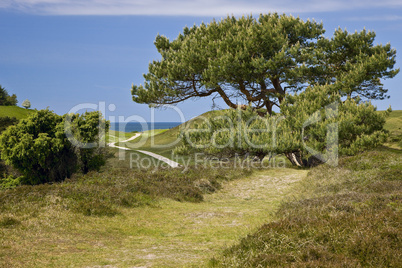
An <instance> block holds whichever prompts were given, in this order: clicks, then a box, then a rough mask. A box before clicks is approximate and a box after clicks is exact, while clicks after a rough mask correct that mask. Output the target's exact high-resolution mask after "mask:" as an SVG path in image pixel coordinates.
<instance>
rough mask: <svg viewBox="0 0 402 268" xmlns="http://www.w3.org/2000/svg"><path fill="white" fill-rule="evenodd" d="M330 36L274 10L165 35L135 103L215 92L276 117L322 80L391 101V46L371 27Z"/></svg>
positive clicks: (348, 92) (135, 89)
mask: <svg viewBox="0 0 402 268" xmlns="http://www.w3.org/2000/svg"><path fill="white" fill-rule="evenodd" d="M324 32H325V31H324V29H323V25H322V24H320V23H317V22H315V21H309V20H307V21H303V20H301V19H300V18H295V17H293V16H287V15H282V16H279V15H278V14H276V13H273V14H261V15H260V16H259V18H258V19H256V18H253V17H252V16H248V17H241V18H238V19H237V18H235V17H227V18H224V19H222V20H221V21H219V22H217V21H215V20H213V21H212V22H210V23H209V24H201V25H200V26H194V27H192V28H187V27H185V28H184V29H183V33H182V34H180V35H179V36H178V37H177V38H176V39H175V40H173V41H170V40H169V39H168V38H167V37H164V36H160V35H158V36H157V37H156V40H155V46H156V48H157V49H158V52H159V53H160V54H161V56H162V59H161V60H159V61H153V62H152V63H151V64H150V65H149V73H147V74H145V75H144V78H145V83H144V85H139V86H137V85H133V86H132V92H131V93H132V96H133V100H134V101H135V102H138V103H147V104H150V105H154V106H155V105H156V106H158V105H164V104H174V103H178V102H181V101H184V100H186V99H189V98H198V97H206V96H211V95H212V96H219V97H221V98H222V99H223V100H224V101H225V103H226V104H227V105H228V106H229V107H231V108H237V107H238V104H237V100H238V99H241V100H244V101H245V102H246V103H248V104H251V106H252V107H253V108H255V109H260V108H264V109H266V111H265V112H266V113H270V114H271V113H272V107H273V106H274V105H276V106H279V105H280V103H281V102H282V100H283V98H284V97H285V95H286V93H291V92H294V91H299V90H302V89H305V88H306V87H307V86H309V85H310V86H311V85H316V84H317V83H318V84H320V85H326V84H334V83H337V84H338V87H337V88H336V89H334V90H336V91H337V92H338V93H339V94H340V95H341V96H349V97H355V96H360V97H365V98H368V99H384V98H386V97H387V95H386V93H387V89H384V88H383V85H382V82H381V81H380V79H387V78H392V77H394V76H395V75H396V74H397V73H398V72H399V69H395V68H394V65H395V58H396V51H395V50H394V49H392V48H391V45H390V44H387V45H385V46H383V45H374V38H375V33H374V32H368V31H366V30H363V31H361V32H356V33H354V34H350V33H348V32H347V31H346V30H345V31H343V30H340V29H338V30H336V31H335V33H334V35H333V37H331V38H330V39H327V38H325V37H324V36H323V34H324ZM339 81H342V82H341V83H339Z"/></svg>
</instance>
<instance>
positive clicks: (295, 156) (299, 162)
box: [285, 151, 306, 167]
mask: <svg viewBox="0 0 402 268" xmlns="http://www.w3.org/2000/svg"><path fill="white" fill-rule="evenodd" d="M285 155H286V157H287V158H288V159H289V161H290V162H291V163H292V165H294V166H298V167H305V166H306V165H305V163H304V162H303V158H302V156H301V153H300V152H298V151H295V152H290V153H285Z"/></svg>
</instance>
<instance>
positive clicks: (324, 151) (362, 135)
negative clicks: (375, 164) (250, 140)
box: [277, 84, 389, 166]
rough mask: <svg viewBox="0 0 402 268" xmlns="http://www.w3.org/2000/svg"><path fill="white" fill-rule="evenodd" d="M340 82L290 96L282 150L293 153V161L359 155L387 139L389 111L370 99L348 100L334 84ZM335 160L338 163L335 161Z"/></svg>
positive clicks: (282, 125)
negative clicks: (385, 127) (343, 98)
mask: <svg viewBox="0 0 402 268" xmlns="http://www.w3.org/2000/svg"><path fill="white" fill-rule="evenodd" d="M337 86H338V85H337V84H333V85H325V86H315V87H309V88H307V89H306V90H305V91H304V92H302V93H300V94H295V95H294V96H290V95H289V96H287V97H286V99H285V100H284V102H283V103H282V105H281V107H282V109H281V112H282V115H283V116H284V117H285V119H284V120H282V121H281V122H280V123H279V127H278V134H277V135H278V137H279V138H278V152H282V153H285V154H287V155H288V156H289V154H293V160H294V161H292V157H288V158H289V159H290V160H291V161H292V163H293V164H296V165H301V166H303V165H305V163H306V161H307V158H308V157H313V158H310V160H314V158H316V157H317V156H318V154H320V155H321V156H320V157H319V160H320V161H324V162H326V161H334V160H335V159H333V158H332V159H331V157H337V156H338V155H340V156H342V155H355V154H357V153H359V152H362V151H364V150H367V149H370V148H374V147H376V146H378V145H380V144H382V143H384V142H385V140H386V138H387V132H386V131H385V130H384V129H383V127H384V124H385V118H386V116H387V115H388V114H389V111H388V112H385V113H378V112H376V108H375V107H374V106H373V105H372V104H371V103H369V102H360V101H359V99H351V98H348V99H346V100H344V101H342V99H341V95H340V94H339V93H336V91H335V90H334V88H337ZM311 148H313V150H314V151H315V152H312V151H313V150H311ZM333 164H336V163H335V162H333Z"/></svg>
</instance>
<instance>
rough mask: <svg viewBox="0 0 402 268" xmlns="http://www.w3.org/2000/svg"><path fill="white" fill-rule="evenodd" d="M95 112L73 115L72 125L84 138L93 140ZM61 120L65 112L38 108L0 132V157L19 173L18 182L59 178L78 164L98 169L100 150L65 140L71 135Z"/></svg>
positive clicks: (85, 168) (67, 173) (100, 161)
mask: <svg viewBox="0 0 402 268" xmlns="http://www.w3.org/2000/svg"><path fill="white" fill-rule="evenodd" d="M99 116H100V114H99V113H98V112H92V113H86V114H85V115H83V116H78V115H77V116H75V117H74V118H73V121H72V125H73V126H74V127H73V128H75V130H76V132H77V133H78V134H80V135H79V136H80V137H84V139H83V140H84V141H85V142H90V141H96V138H95V136H96V134H97V133H98V130H96V129H97V127H96V126H95V124H94V122H95V121H94V118H95V117H96V118H97V120H96V122H99V119H98V118H99ZM65 121H66V116H59V115H57V114H55V113H54V112H52V111H49V110H47V109H46V110H40V111H36V112H35V113H33V114H32V115H30V116H29V117H28V118H27V119H23V120H21V121H20V122H19V123H18V125H15V126H11V127H9V128H8V129H7V130H6V131H4V132H3V134H2V135H1V136H0V150H1V158H2V159H3V160H4V161H5V162H6V164H7V165H12V166H13V167H14V168H16V169H17V170H19V171H20V172H21V173H22V174H23V176H24V179H22V180H21V182H22V183H26V184H39V183H45V182H56V181H62V180H64V179H65V178H68V177H70V176H71V175H72V174H73V173H74V172H75V171H76V170H77V169H78V168H82V169H83V170H84V171H88V170H91V169H99V167H100V166H101V165H103V164H104V163H105V160H104V157H103V156H102V155H101V153H102V152H99V150H96V148H93V149H88V150H87V151H85V149H82V148H79V147H78V146H77V144H72V143H71V142H70V141H69V138H70V139H71V138H73V137H67V135H66V132H65V125H66V124H65Z"/></svg>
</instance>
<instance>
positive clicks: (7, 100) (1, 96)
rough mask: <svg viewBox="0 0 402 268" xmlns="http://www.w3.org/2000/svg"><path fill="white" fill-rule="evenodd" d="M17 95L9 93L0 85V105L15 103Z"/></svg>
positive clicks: (13, 104)
mask: <svg viewBox="0 0 402 268" xmlns="http://www.w3.org/2000/svg"><path fill="white" fill-rule="evenodd" d="M17 102H18V101H17V95H15V94H13V95H11V96H10V95H9V94H8V92H7V90H6V89H5V88H3V87H2V86H1V85H0V106H15V105H17Z"/></svg>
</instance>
